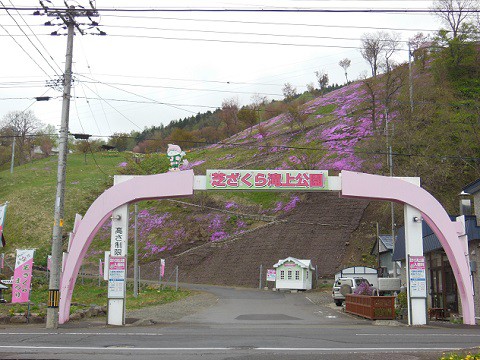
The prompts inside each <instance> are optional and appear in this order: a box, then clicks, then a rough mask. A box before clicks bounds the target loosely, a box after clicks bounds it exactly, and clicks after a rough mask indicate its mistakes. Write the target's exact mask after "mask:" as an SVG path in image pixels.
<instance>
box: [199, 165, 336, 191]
mask: <svg viewBox="0 0 480 360" xmlns="http://www.w3.org/2000/svg"><path fill="white" fill-rule="evenodd" d="M327 179H328V172H327V171H326V170H207V189H215V190H328V181H327Z"/></svg>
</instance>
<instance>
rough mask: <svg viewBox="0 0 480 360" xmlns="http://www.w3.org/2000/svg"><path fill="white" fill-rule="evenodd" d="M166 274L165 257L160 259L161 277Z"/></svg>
mask: <svg viewBox="0 0 480 360" xmlns="http://www.w3.org/2000/svg"><path fill="white" fill-rule="evenodd" d="M164 276H165V259H160V277H162V278H163V277H164Z"/></svg>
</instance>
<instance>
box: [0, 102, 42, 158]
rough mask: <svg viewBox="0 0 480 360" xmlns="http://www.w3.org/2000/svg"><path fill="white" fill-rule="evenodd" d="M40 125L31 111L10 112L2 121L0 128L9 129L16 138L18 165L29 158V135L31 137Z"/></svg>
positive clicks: (30, 140) (30, 145)
mask: <svg viewBox="0 0 480 360" xmlns="http://www.w3.org/2000/svg"><path fill="white" fill-rule="evenodd" d="M41 125H42V123H41V122H40V120H39V119H38V118H37V117H36V116H35V114H34V113H33V112H32V111H31V110H28V111H11V112H9V113H7V114H6V115H5V116H4V117H3V120H2V123H1V128H10V129H11V130H12V131H13V133H14V135H15V136H16V139H17V142H16V146H17V149H18V151H16V154H18V159H19V162H20V164H23V163H25V161H26V160H27V158H28V157H29V156H30V150H31V147H32V145H33V140H32V139H31V138H30V136H29V135H33V134H34V133H35V131H36V130H37V129H39V128H40V127H41Z"/></svg>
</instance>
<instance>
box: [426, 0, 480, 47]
mask: <svg viewBox="0 0 480 360" xmlns="http://www.w3.org/2000/svg"><path fill="white" fill-rule="evenodd" d="M479 7H480V3H479V1H478V0H435V1H434V3H433V7H432V11H433V12H434V13H435V15H436V16H437V17H439V18H440V20H442V22H443V23H444V25H446V26H447V27H448V30H450V31H451V32H452V38H457V36H458V34H459V32H460V30H461V27H462V24H463V23H465V22H469V21H473V20H474V16H475V14H476V13H477V12H478V9H479Z"/></svg>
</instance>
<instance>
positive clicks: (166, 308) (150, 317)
mask: <svg viewBox="0 0 480 360" xmlns="http://www.w3.org/2000/svg"><path fill="white" fill-rule="evenodd" d="M217 301H218V298H217V297H216V296H215V295H214V294H211V293H208V292H199V291H198V292H195V293H194V294H193V295H191V296H189V297H187V298H185V299H182V300H179V301H175V302H173V303H168V304H163V305H157V306H149V307H145V308H143V309H137V310H131V311H128V310H127V323H130V324H135V325H141V324H157V323H171V322H175V321H177V320H180V319H181V318H183V317H184V316H188V315H191V314H194V313H196V312H198V311H201V310H203V309H205V308H207V307H210V306H212V305H215V304H216V303H217Z"/></svg>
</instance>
